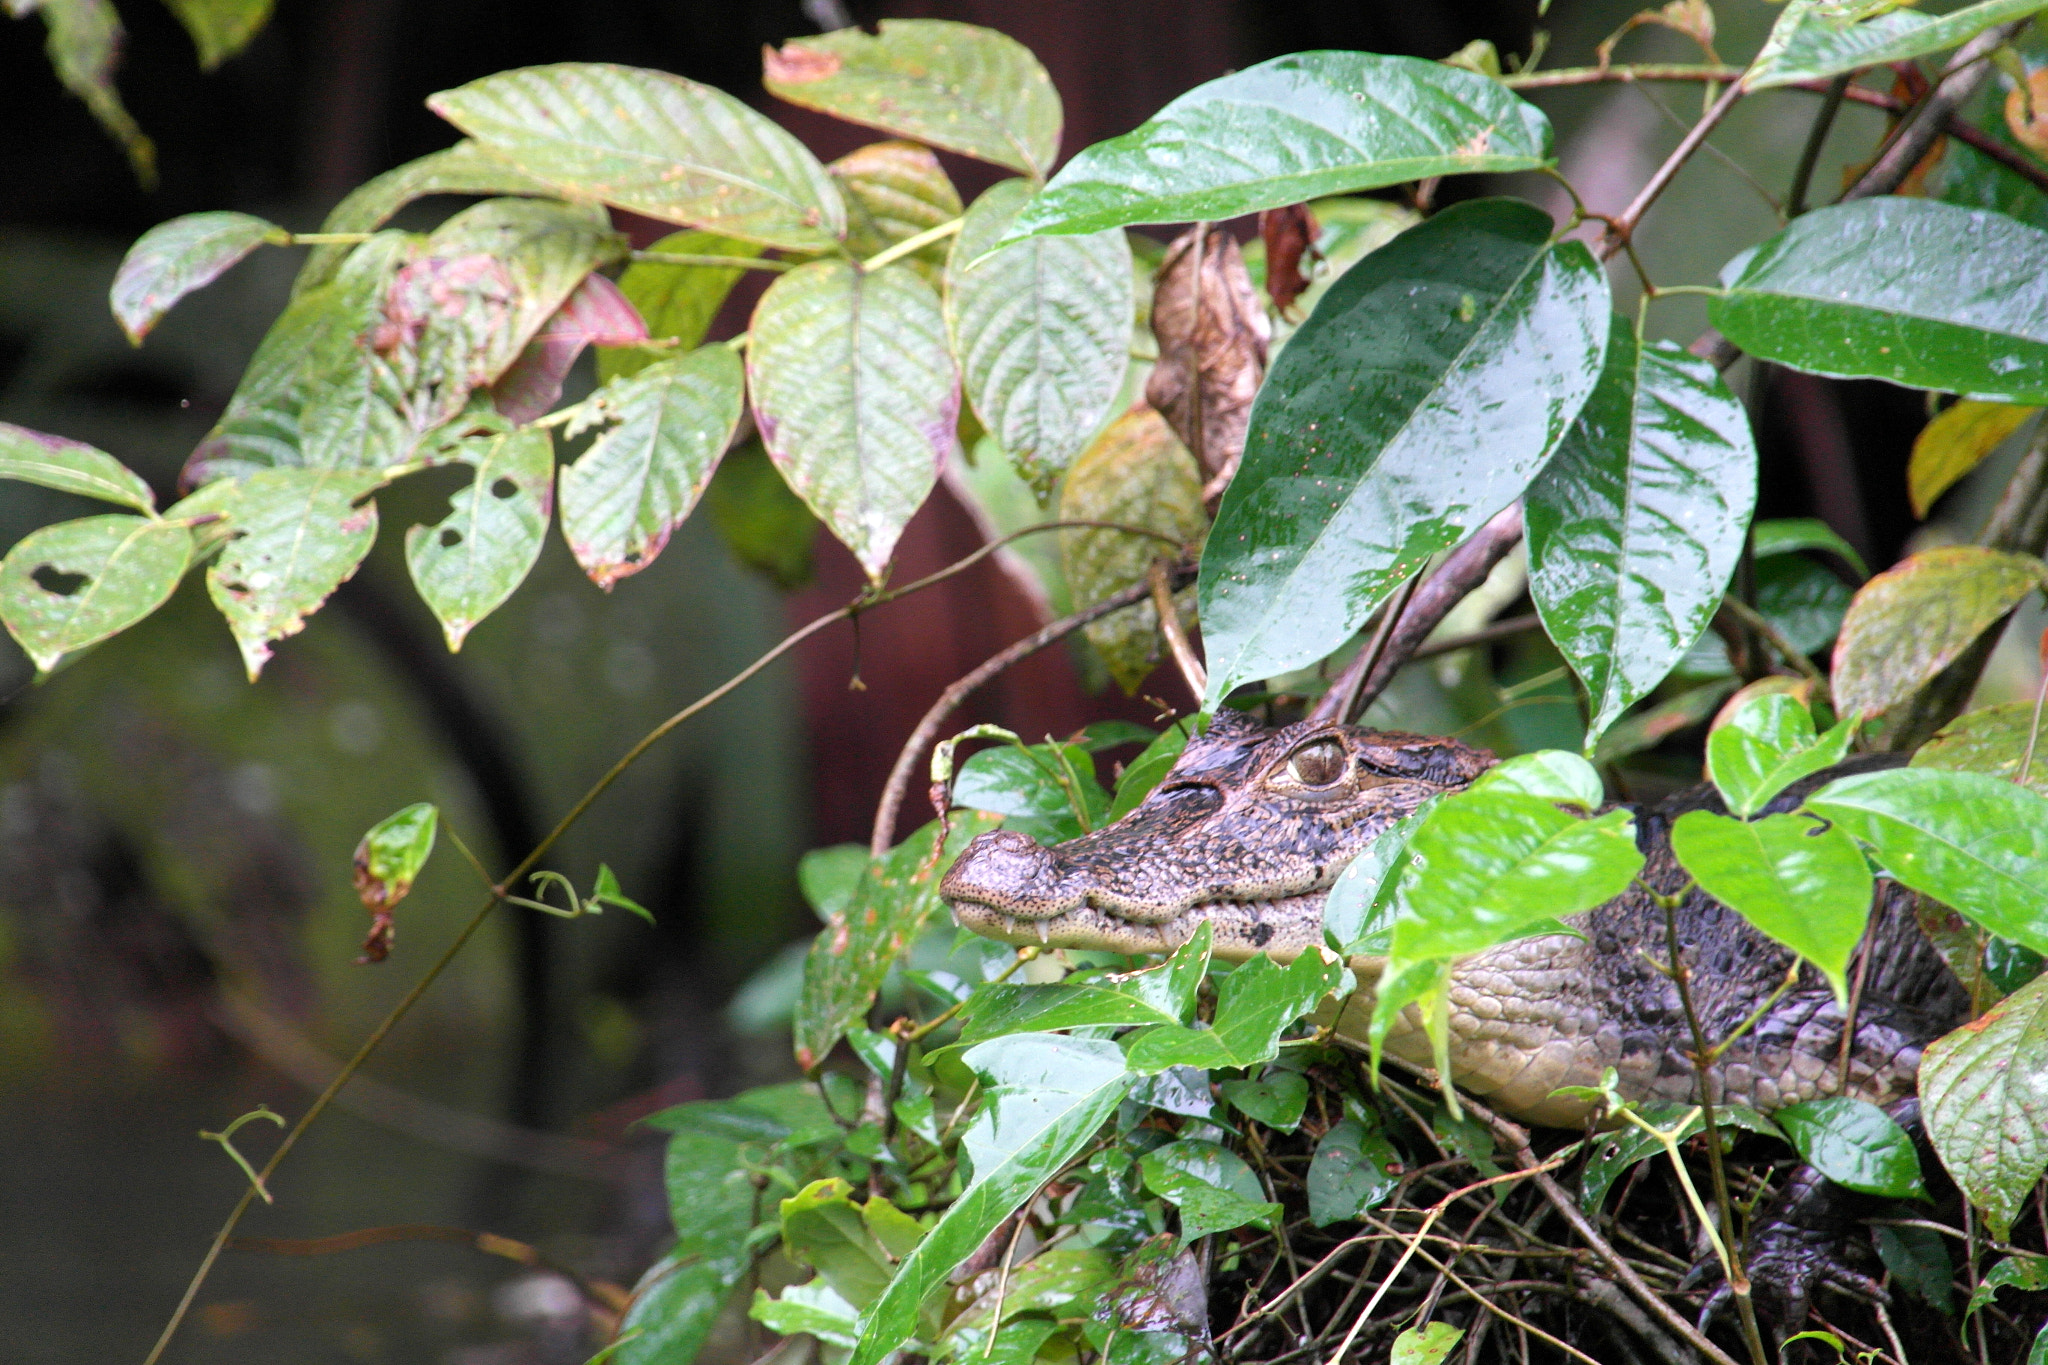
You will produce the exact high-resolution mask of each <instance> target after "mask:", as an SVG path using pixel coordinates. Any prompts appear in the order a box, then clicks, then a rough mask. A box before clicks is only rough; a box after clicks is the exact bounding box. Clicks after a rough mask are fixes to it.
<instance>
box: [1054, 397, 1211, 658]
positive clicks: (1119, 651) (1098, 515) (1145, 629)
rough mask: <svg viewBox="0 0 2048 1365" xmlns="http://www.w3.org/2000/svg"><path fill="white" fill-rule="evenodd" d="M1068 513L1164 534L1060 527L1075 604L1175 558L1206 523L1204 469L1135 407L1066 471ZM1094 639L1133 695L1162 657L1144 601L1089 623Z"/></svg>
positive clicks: (1063, 497)
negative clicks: (1178, 547)
mask: <svg viewBox="0 0 2048 1365" xmlns="http://www.w3.org/2000/svg"><path fill="white" fill-rule="evenodd" d="M1059 514H1060V516H1061V518H1062V519H1065V520H1074V521H1113V522H1119V523H1121V524H1123V525H1126V526H1142V527H1145V528H1147V529H1148V530H1152V531H1157V532H1158V533H1159V534H1160V535H1161V536H1162V537H1166V539H1154V538H1153V537H1151V536H1141V535H1133V534H1131V533H1130V532H1128V531H1115V530H1110V529H1108V528H1106V527H1103V528H1089V529H1086V530H1071V531H1062V532H1060V564H1061V567H1062V569H1063V571H1064V572H1065V574H1066V578H1067V586H1068V588H1069V589H1070V590H1071V592H1072V593H1073V599H1074V606H1075V607H1077V608H1079V607H1088V606H1093V605H1094V604H1095V603H1097V602H1100V601H1101V600H1102V599H1103V598H1105V597H1109V596H1112V595H1113V594H1115V593H1118V592H1121V591H1123V590H1124V589H1125V588H1127V587H1130V586H1131V585H1132V584H1134V583H1139V582H1142V581H1144V579H1145V576H1146V575H1147V574H1148V573H1149V572H1150V571H1151V568H1152V565H1153V563H1154V562H1156V561H1157V560H1159V559H1161V558H1165V559H1167V560H1169V561H1170V560H1173V559H1177V558H1178V557H1179V556H1178V555H1177V554H1176V553H1175V548H1174V547H1175V544H1190V543H1193V542H1194V541H1196V540H1198V539H1199V538H1200V537H1201V534H1202V531H1203V529H1204V528H1205V527H1206V526H1207V524H1208V520H1209V518H1208V514H1207V513H1206V512H1205V511H1204V510H1203V508H1202V475H1201V471H1200V470H1199V469H1197V468H1196V467H1195V462H1194V460H1193V459H1191V458H1190V457H1189V455H1188V453H1187V451H1186V450H1184V449H1183V448H1182V447H1181V444H1180V442H1179V441H1176V440H1175V439H1174V437H1173V433H1172V432H1171V431H1169V430H1167V426H1166V422H1165V420H1164V419H1162V418H1161V417H1160V415H1159V414H1158V413H1156V412H1154V411H1152V409H1150V408H1148V407H1143V406H1139V407H1134V408H1132V409H1131V410H1130V411H1129V412H1127V413H1125V414H1124V415H1123V416H1121V417H1119V418H1117V419H1116V421H1114V422H1112V423H1110V424H1109V426H1108V427H1107V428H1105V429H1104V430H1103V432H1102V434H1101V435H1100V436H1098V437H1097V438H1096V439H1095V442H1094V443H1093V444H1092V445H1090V446H1089V447H1088V449H1087V450H1085V451H1083V452H1082V454H1081V458H1080V459H1078V460H1076V461H1074V467H1073V468H1072V469H1071V470H1069V471H1067V479H1066V483H1065V484H1064V485H1063V486H1062V487H1061V489H1060V509H1059ZM1086 634H1087V636H1088V642H1089V643H1090V644H1092V645H1094V646H1095V648H1096V651H1097V652H1098V653H1100V654H1101V655H1102V659H1103V662H1104V663H1105V664H1107V665H1108V666H1109V674H1110V676H1111V677H1112V678H1115V679H1116V681H1117V684H1118V685H1119V686H1121V687H1122V688H1123V689H1124V692H1125V693H1126V694H1134V693H1136V691H1137V690H1138V685H1139V684H1140V683H1142V682H1144V681H1145V679H1146V677H1147V676H1148V675H1149V674H1150V673H1151V672H1152V669H1153V666H1154V665H1155V664H1157V663H1158V661H1159V657H1160V651H1161V644H1160V637H1159V611H1158V608H1156V607H1155V606H1154V605H1153V604H1152V602H1151V601H1150V600H1149V599H1148V600H1146V601H1143V602H1138V603H1135V604H1133V605H1132V606H1129V607H1125V608H1124V609H1123V610H1122V611H1118V612H1114V613H1112V614H1110V615H1109V616H1105V617H1104V618H1102V619H1101V620H1100V621H1096V622H1093V623H1092V624H1090V625H1089V626H1087V627H1086Z"/></svg>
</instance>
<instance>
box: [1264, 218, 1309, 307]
mask: <svg viewBox="0 0 2048 1365" xmlns="http://www.w3.org/2000/svg"><path fill="white" fill-rule="evenodd" d="M1316 231H1317V228H1316V216H1315V214H1313V213H1311V212H1309V207H1308V205H1306V204H1290V205H1288V206H1287V207H1286V208H1284V209H1267V210H1266V211H1265V212H1263V213H1261V214H1260V215H1259V237H1260V239H1261V240H1263V241H1264V242H1265V244H1266V293H1267V294H1269V295H1271V296H1272V299H1273V307H1274V308H1276V309H1278V310H1279V311H1280V312H1282V313H1285V312H1287V310H1288V309H1289V308H1292V307H1293V306H1294V301H1295V299H1297V298H1299V297H1300V296H1301V291H1302V290H1304V289H1306V288H1308V286H1309V278H1308V272H1307V271H1306V270H1304V269H1302V262H1303V261H1304V260H1310V261H1313V260H1314V259H1316V258H1317V257H1319V256H1320V255H1321V254H1322V253H1321V252H1319V251H1317V250H1316V249H1315V244H1316Z"/></svg>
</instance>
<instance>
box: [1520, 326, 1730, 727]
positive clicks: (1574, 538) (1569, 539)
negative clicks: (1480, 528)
mask: <svg viewBox="0 0 2048 1365" xmlns="http://www.w3.org/2000/svg"><path fill="white" fill-rule="evenodd" d="M1755 505H1756V443H1755V441H1754V440H1753V439H1752V438H1751V436H1750V431H1749V417H1748V414H1747V413H1745V412H1744V411H1743V408H1742V404H1741V403H1740V402H1738V401H1736V398H1735V395H1734V394H1732V393H1730V392H1728V387H1727V385H1725V384H1723V383H1722V382H1721V376H1720V375H1719V374H1718V373H1717V372H1716V371H1715V369H1714V367H1713V366H1712V365H1710V364H1708V363H1707V362H1705V361H1703V360H1698V359H1695V358H1694V357H1692V356H1690V355H1687V354H1686V353H1685V352H1684V351H1683V350H1681V349H1680V348H1679V347H1677V346H1675V345H1673V344H1671V343H1669V342H1652V343H1650V344H1649V345H1647V346H1646V345H1643V344H1642V343H1641V342H1640V341H1639V340H1638V339H1637V337H1636V334H1635V329H1634V328H1632V327H1630V326H1629V325H1628V324H1627V323H1626V322H1624V321H1622V320H1621V319H1620V318H1616V319H1614V322H1613V326H1612V330H1611V331H1610V333H1609V336H1608V341H1607V363H1606V366H1605V368H1604V370H1603V371H1602V373H1601V377H1600V386H1599V387H1598V388H1597V389H1595V390H1594V391H1593V396H1592V397H1591V398H1589V399H1587V400H1586V406H1585V407H1584V408H1583V409H1581V410H1580V412H1579V420H1578V421H1577V422H1575V423H1574V424H1573V425H1572V429H1571V430H1570V431H1569V432H1567V433H1566V434H1565V438H1564V440H1563V441H1562V442H1561V443H1560V444H1559V446H1558V451H1557V458H1556V459H1555V460H1552V461H1551V462H1550V466H1549V468H1547V469H1545V470H1544V471H1543V473H1542V474H1540V475H1538V476H1537V478H1536V481H1535V482H1534V483H1532V484H1530V485H1529V496H1528V499H1527V501H1526V502H1525V503H1524V507H1525V509H1526V513H1527V518H1528V528H1529V595H1530V596H1531V597H1532V598H1534V599H1535V602H1536V609H1537V611H1538V612H1539V613H1540V614H1541V615H1542V617H1543V625H1544V628H1545V629H1546V630H1547V631H1549V633H1550V638H1551V639H1552V640H1554V641H1556V642H1557V647H1558V649H1559V650H1560V651H1562V652H1563V654H1564V656H1565V659H1566V661H1567V662H1568V663H1570V664H1571V666H1572V669H1573V671H1574V672H1576V673H1577V674H1578V675H1579V678H1580V680H1581V681H1583V682H1584V683H1585V685H1586V695H1587V697H1588V698H1589V705H1590V709H1591V711H1592V713H1593V718H1592V722H1591V724H1589V725H1588V726H1587V728H1586V745H1587V747H1588V750H1589V751H1590V750H1591V749H1592V748H1594V747H1596V746H1597V745H1598V743H1599V740H1600V736H1601V734H1602V733H1603V732H1605V731H1606V729H1607V727H1608V726H1609V725H1612V724H1613V723H1614V722H1615V721H1616V720H1618V719H1619V718H1620V716H1621V713H1622V712H1624V711H1626V710H1627V709H1628V708H1629V707H1631V706H1633V705H1635V704H1636V702H1638V701H1640V700H1642V698H1643V697H1645V696H1647V695H1648V694H1649V692H1650V690H1651V689H1652V688H1654V687H1656V685H1657V684H1658V683H1660V682H1662V681H1663V680H1664V677H1665V675H1666V674H1668V673H1669V672H1670V671H1671V670H1672V668H1673V667H1674V666H1676V665H1677V663H1678V662H1679V660H1681V659H1683V658H1684V657H1685V653H1686V651H1687V650H1688V649H1690V648H1691V647H1692V643H1693V641H1694V640H1695V639H1697V638H1698V637H1699V634H1700V632H1701V631H1703V630H1705V629H1706V627H1707V622H1708V621H1710V620H1712V619H1713V616H1714V611H1715V609H1716V608H1717V607H1718V606H1719V605H1720V602H1721V593H1722V591H1723V590H1724V589H1725V588H1726V587H1727V585H1728V578H1729V575H1731V574H1732V573H1734V571H1735V564H1736V561H1737V560H1738V559H1739V558H1740V557H1741V555H1742V544H1743V532H1744V529H1745V528H1746V527H1747V526H1748V523H1749V515H1750V512H1751V511H1752V510H1753V509H1754V507H1755Z"/></svg>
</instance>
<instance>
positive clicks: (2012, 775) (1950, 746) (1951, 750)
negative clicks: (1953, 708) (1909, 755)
mask: <svg viewBox="0 0 2048 1365" xmlns="http://www.w3.org/2000/svg"><path fill="white" fill-rule="evenodd" d="M2044 741H2048V736H2043V737H2042V740H2036V739H2035V736H2034V703H2032V702H2030V701H2015V702H2008V703H2006V704H2005V705H2003V706H1986V707H1983V708H1981V709H1979V710H1976V711H1970V712H1967V713H1966V714H1964V715H1961V716H1958V717H1956V718H1955V719H1954V720H1952V721H1950V722H1949V723H1948V725H1947V726H1946V727H1944V728H1943V729H1942V730H1941V732H1940V733H1938V734H1937V735H1935V736H1934V738H1933V739H1930V740H1928V741H1927V742H1926V743H1925V744H1923V745H1921V746H1920V748H1919V749H1918V750H1917V751H1916V752H1915V753H1914V754H1913V760H1912V766H1914V767H1916V768H1945V769H1947V770H1949V771H1950V772H1961V773H1988V774H1990V775H1991V776H1993V777H2000V778H2004V779H2005V780H2006V781H2008V782H2011V781H2015V780H2017V779H2018V777H2019V773H2020V764H2021V763H2022V762H2024V761H2025V760H2026V755H2027V747H2028V745H2030V744H2031V745H2033V747H2034V748H2035V750H2036V752H2035V754H2034V763H2033V766H2032V767H2031V768H2029V769H2028V770H2027V783H2026V785H2027V786H2028V787H2030V788H2032V789H2033V790H2034V791H2037V792H2039V793H2040V794H2041V795H2043V796H2048V747H2044Z"/></svg>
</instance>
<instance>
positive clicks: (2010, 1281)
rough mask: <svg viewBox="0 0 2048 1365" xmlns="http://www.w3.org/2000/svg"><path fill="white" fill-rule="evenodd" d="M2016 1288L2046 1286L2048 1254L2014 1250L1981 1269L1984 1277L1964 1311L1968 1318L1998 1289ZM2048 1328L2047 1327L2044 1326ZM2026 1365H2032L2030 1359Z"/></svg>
mask: <svg viewBox="0 0 2048 1365" xmlns="http://www.w3.org/2000/svg"><path fill="white" fill-rule="evenodd" d="M2007 1288H2012V1289H2018V1290H2021V1291H2022V1292H2027V1293H2033V1292H2037V1291H2039V1290H2043V1289H2048V1256H2036V1255H2034V1254H2033V1253H2031V1252H2024V1251H2021V1252H2014V1253H2013V1254H2012V1255H2010V1256H2008V1257H2006V1258H2005V1259H2004V1260H2002V1261H2000V1262H1999V1263H1998V1264H1997V1265H1994V1266H1992V1267H1991V1269H1989V1270H1987V1271H1985V1272H1984V1278H1983V1280H1981V1281H1980V1282H1979V1283H1978V1285H1977V1288H1976V1290H1975V1291H1974V1292H1972V1293H1971V1295H1970V1304H1969V1307H1967V1308H1965V1309H1964V1310H1963V1316H1964V1317H1966V1318H1967V1317H1968V1316H1970V1314H1972V1313H1975V1312H1976V1311H1977V1310H1978V1309H1980V1308H1983V1307H1985V1306H1986V1305H1988V1304H1989V1303H1990V1302H1991V1300H1992V1299H1993V1298H1995V1297H1997V1295H1998V1291H1999V1290H2001V1289H2007ZM2043 1330H2044V1331H2048V1328H2044V1329H2043ZM2028 1365H2033V1362H2032V1361H2031V1359H2030V1360H2029V1362H2028Z"/></svg>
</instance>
